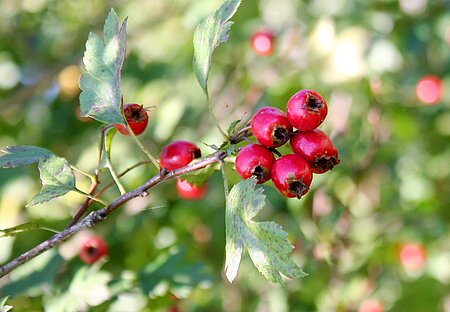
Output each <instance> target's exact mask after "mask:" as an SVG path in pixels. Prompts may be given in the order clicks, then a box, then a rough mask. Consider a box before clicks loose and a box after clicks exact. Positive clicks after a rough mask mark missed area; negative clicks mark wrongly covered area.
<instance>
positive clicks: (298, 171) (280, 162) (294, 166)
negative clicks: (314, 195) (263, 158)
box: [272, 154, 312, 198]
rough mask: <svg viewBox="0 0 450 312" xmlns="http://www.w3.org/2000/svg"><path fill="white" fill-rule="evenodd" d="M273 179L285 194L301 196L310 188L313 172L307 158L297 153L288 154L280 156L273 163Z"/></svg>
mask: <svg viewBox="0 0 450 312" xmlns="http://www.w3.org/2000/svg"><path fill="white" fill-rule="evenodd" d="M272 181H273V184H274V185H275V187H276V188H277V190H278V191H279V192H280V193H281V194H283V195H284V196H286V197H290V198H292V197H297V198H300V197H302V196H303V195H305V194H306V193H307V192H308V190H309V186H310V185H311V181H312V172H311V169H310V168H309V165H308V162H307V161H306V160H304V159H303V158H302V157H300V156H297V155H295V154H288V155H284V156H282V157H280V158H278V159H277V160H276V161H275V163H274V164H273V166H272Z"/></svg>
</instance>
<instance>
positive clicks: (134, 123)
mask: <svg viewBox="0 0 450 312" xmlns="http://www.w3.org/2000/svg"><path fill="white" fill-rule="evenodd" d="M123 113H124V115H125V118H126V120H127V123H128V125H129V126H130V128H131V130H132V131H133V133H134V135H139V134H141V133H142V132H144V130H145V128H147V124H148V114H147V111H146V110H145V108H144V107H143V106H142V105H139V104H136V103H131V104H125V105H124V106H123ZM114 126H115V127H116V129H117V130H118V131H119V132H120V133H122V134H123V135H130V132H128V129H127V127H126V126H125V125H122V124H115V125H114Z"/></svg>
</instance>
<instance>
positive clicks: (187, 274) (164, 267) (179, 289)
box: [138, 247, 212, 298]
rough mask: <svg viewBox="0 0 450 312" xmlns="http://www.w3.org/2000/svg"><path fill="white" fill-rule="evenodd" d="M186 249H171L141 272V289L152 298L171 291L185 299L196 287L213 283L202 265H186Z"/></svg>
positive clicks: (139, 280)
mask: <svg viewBox="0 0 450 312" xmlns="http://www.w3.org/2000/svg"><path fill="white" fill-rule="evenodd" d="M185 255H186V250H185V249H180V248H176V247H174V248H171V249H170V250H169V251H168V252H166V253H162V254H161V255H159V256H158V258H156V259H155V260H154V261H153V262H151V263H149V264H148V265H147V266H145V268H144V269H143V270H142V271H141V272H139V275H138V282H139V286H140V288H141V289H142V290H143V291H144V293H145V294H147V295H149V296H150V297H157V296H164V295H166V294H167V293H168V292H169V291H170V292H171V293H173V294H174V295H175V296H177V297H178V298H185V297H186V296H187V295H189V293H190V292H191V291H192V290H193V289H194V287H197V286H199V285H200V284H204V283H206V282H211V280H212V276H211V275H210V274H209V273H208V272H207V270H206V266H205V265H204V264H202V263H199V262H197V263H186V260H184V257H185Z"/></svg>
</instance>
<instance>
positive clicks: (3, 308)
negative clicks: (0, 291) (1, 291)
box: [0, 297, 13, 312]
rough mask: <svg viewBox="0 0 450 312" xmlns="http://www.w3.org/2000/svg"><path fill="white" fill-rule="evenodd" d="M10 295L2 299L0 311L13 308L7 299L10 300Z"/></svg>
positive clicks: (6, 311) (4, 311)
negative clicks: (7, 302) (7, 303)
mask: <svg viewBox="0 0 450 312" xmlns="http://www.w3.org/2000/svg"><path fill="white" fill-rule="evenodd" d="M8 298H9V297H4V298H1V299H0V312H8V311H10V310H12V308H13V307H12V306H10V305H6V300H8Z"/></svg>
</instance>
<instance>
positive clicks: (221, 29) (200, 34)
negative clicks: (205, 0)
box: [193, 0, 241, 92]
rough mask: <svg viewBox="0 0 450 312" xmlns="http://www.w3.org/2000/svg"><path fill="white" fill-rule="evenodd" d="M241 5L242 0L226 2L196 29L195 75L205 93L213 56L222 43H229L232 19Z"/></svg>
mask: <svg viewBox="0 0 450 312" xmlns="http://www.w3.org/2000/svg"><path fill="white" fill-rule="evenodd" d="M240 4H241V1H240V0H228V1H225V2H224V3H223V4H222V6H221V7H220V8H219V9H218V10H217V11H216V12H214V14H212V15H210V16H208V17H207V18H206V19H205V20H204V21H202V22H201V23H200V24H199V25H198V26H197V28H196V29H195V33H194V60H193V66H194V73H195V76H196V77H197V80H198V82H199V84H200V86H201V87H202V89H203V90H204V91H205V92H206V90H207V81H208V76H209V72H210V70H211V63H212V54H213V52H214V50H215V49H216V48H217V47H218V46H219V45H220V44H221V43H223V42H226V41H228V37H229V31H230V28H231V25H233V22H231V21H230V18H231V17H233V15H234V13H236V11H237V8H238V7H239V5H240Z"/></svg>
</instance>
